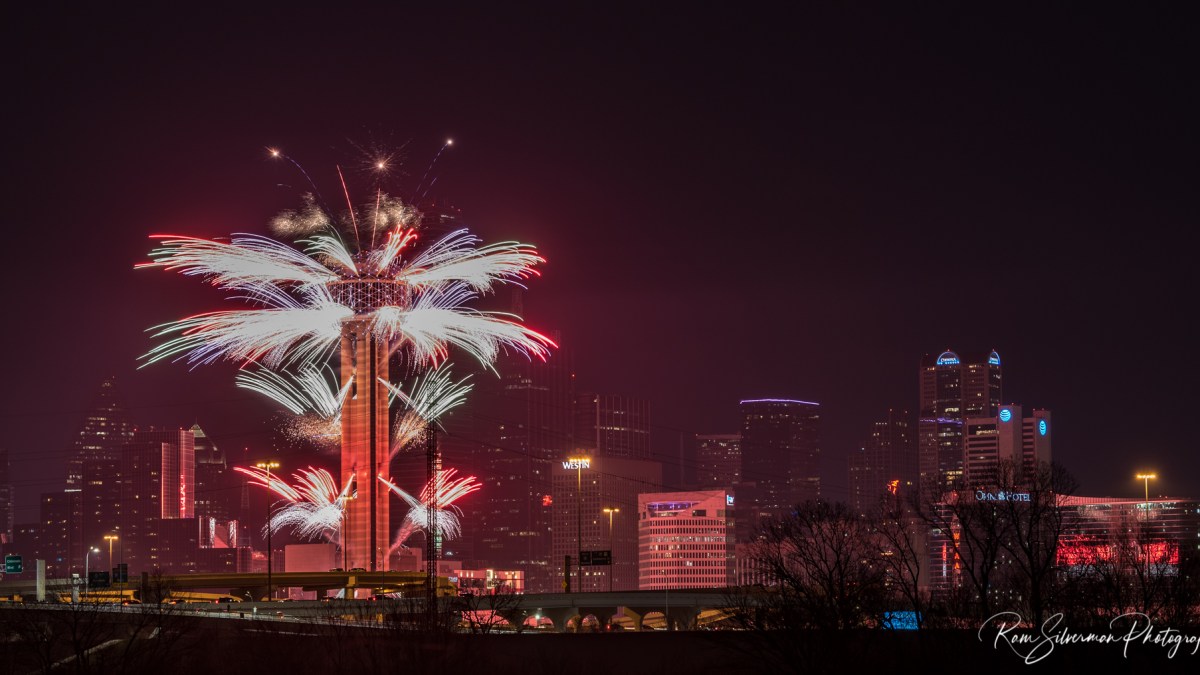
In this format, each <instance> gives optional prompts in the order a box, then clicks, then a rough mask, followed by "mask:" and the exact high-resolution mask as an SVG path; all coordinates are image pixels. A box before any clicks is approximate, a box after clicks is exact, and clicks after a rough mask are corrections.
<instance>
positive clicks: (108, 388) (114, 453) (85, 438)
mask: <svg viewBox="0 0 1200 675" xmlns="http://www.w3.org/2000/svg"><path fill="white" fill-rule="evenodd" d="M131 438H133V424H131V423H130V421H129V417H128V415H127V413H126V412H125V406H124V405H123V403H122V402H121V398H120V396H119V395H118V393H117V388H116V382H115V379H114V378H111V377H110V378H108V379H106V380H105V381H104V382H103V383H102V384H101V385H100V391H99V392H98V393H97V395H96V398H95V400H94V401H93V403H92V406H91V409H90V411H89V412H88V415H87V417H86V418H85V419H84V421H83V426H82V427H80V429H79V434H78V435H77V436H76V437H75V440H74V442H73V443H72V444H71V450H70V453H69V456H68V459H67V489H68V490H77V489H79V488H80V487H81V486H82V475H83V463H84V462H86V461H88V460H91V459H112V460H116V459H120V458H121V447H122V446H123V445H125V443H127V442H129V440H130V439H131Z"/></svg>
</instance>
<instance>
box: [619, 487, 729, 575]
mask: <svg viewBox="0 0 1200 675" xmlns="http://www.w3.org/2000/svg"><path fill="white" fill-rule="evenodd" d="M733 510H734V495H733V493H731V492H729V491H727V490H706V491H699V492H661V493H647V494H642V495H640V496H639V497H638V521H637V522H638V551H639V553H638V575H639V580H638V588H639V589H641V590H644V591H649V590H662V589H670V588H727V587H729V586H733V585H734V571H735V558H734V551H735V550H736V546H735V542H734V518H733Z"/></svg>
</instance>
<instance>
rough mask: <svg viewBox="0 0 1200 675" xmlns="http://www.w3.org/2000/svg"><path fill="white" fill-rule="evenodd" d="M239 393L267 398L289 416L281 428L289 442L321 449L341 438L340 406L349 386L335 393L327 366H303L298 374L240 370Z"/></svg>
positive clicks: (330, 370) (335, 388) (348, 384)
mask: <svg viewBox="0 0 1200 675" xmlns="http://www.w3.org/2000/svg"><path fill="white" fill-rule="evenodd" d="M235 382H237V385H238V386H239V387H241V388H243V389H249V390H251V391H256V392H258V393H260V394H263V395H264V396H267V397H268V398H270V399H271V400H273V401H275V402H276V403H278V404H280V405H282V406H283V407H284V408H287V410H288V411H289V412H290V413H292V414H293V415H294V416H295V417H294V418H292V419H291V420H289V421H288V422H287V424H286V426H285V428H284V430H285V432H286V433H287V434H288V436H289V437H290V438H292V439H293V440H297V441H310V442H312V443H315V444H317V445H320V446H323V447H332V446H336V445H337V444H338V442H340V441H341V437H342V405H343V404H344V403H345V401H346V395H347V394H349V393H350V386H351V382H350V381H349V380H347V382H346V384H345V385H344V386H343V387H342V388H341V389H340V390H339V389H338V387H337V380H336V375H335V374H334V372H333V369H332V368H330V367H329V366H328V365H326V366H322V367H318V366H316V365H313V364H306V365H304V366H302V367H301V368H300V369H299V372H298V373H295V374H293V373H292V372H290V371H287V370H285V371H280V372H275V371H272V370H268V369H266V368H257V369H254V370H241V371H239V372H238V374H237V377H236V378H235Z"/></svg>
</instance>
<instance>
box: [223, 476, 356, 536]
mask: <svg viewBox="0 0 1200 675" xmlns="http://www.w3.org/2000/svg"><path fill="white" fill-rule="evenodd" d="M234 471H238V472H240V473H243V474H245V475H247V476H249V477H250V482H251V483H253V484H254V485H258V486H260V487H263V488H266V489H267V490H269V491H270V492H271V493H273V494H275V495H277V496H278V497H279V498H280V500H281V501H283V502H284V504H283V506H281V507H279V509H278V510H276V511H274V513H273V515H272V516H271V521H270V522H269V523H268V524H267V525H266V526H265V527H264V528H263V532H264V533H266V531H267V529H268V528H269V529H270V531H271V533H272V534H275V533H278V532H279V531H280V530H285V529H287V530H291V532H292V533H293V534H295V535H296V536H297V537H300V538H301V539H307V540H312V539H317V538H323V539H325V540H326V541H329V542H332V543H339V542H340V539H341V532H342V511H343V509H344V508H345V506H346V502H347V501H348V500H350V499H353V498H354V493H353V491H351V489H350V486H351V485H353V484H354V475H353V474H351V475H350V478H349V480H347V481H346V485H345V487H343V488H341V489H339V488H338V485H337V481H335V480H334V479H333V476H332V475H331V474H330V473H329V472H328V471H326V470H325V469H314V468H313V467H311V466H310V467H308V469H306V470H302V471H300V472H299V473H296V474H293V475H292V477H293V478H295V479H296V485H294V486H293V485H288V484H287V483H286V482H284V481H283V480H280V479H279V477H278V476H277V475H275V474H270V482H269V483H268V478H267V476H268V474H267V472H266V471H264V470H263V469H259V468H247V467H240V466H237V467H234Z"/></svg>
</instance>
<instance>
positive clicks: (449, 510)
mask: <svg viewBox="0 0 1200 675" xmlns="http://www.w3.org/2000/svg"><path fill="white" fill-rule="evenodd" d="M457 473H458V470H457V469H445V470H442V471H439V472H438V475H437V477H436V478H434V479H433V480H431V481H430V482H428V483H426V484H425V487H424V488H422V489H421V496H420V498H417V497H413V496H412V495H410V494H408V493H407V492H405V491H404V490H402V489H400V488H399V487H398V486H397V485H396V484H394V483H392V482H391V481H389V480H387V479H386V478H384V477H383V476H379V480H380V482H382V483H383V484H384V485H386V486H388V488H389V489H391V491H392V492H394V493H396V495H397V496H399V497H400V498H401V499H403V500H404V501H405V503H407V504H408V506H409V510H408V513H407V514H405V516H404V522H403V523H401V525H400V529H399V531H398V532H397V533H396V539H395V541H394V542H393V544H392V551H395V550H396V549H398V548H400V547H401V546H403V545H404V542H405V541H406V540H407V539H408V538H409V537H410V536H412V535H413V534H414V533H416V532H425V531H426V529H427V528H428V526H429V511H430V509H431V508H433V504H434V503H436V504H437V508H435V509H434V514H433V515H434V527H435V528H436V530H437V532H438V533H439V534H440V535H441V538H442V540H443V541H449V540H451V539H457V538H458V537H459V536H461V535H462V522H461V521H460V520H459V517H458V516H459V514H461V513H462V511H461V510H460V509H459V508H458V507H457V506H456V505H455V502H457V501H458V500H459V499H461V498H463V497H465V496H466V495H469V494H471V493H472V492H475V491H476V490H478V489H479V488H480V487H481V486H480V484H479V483H478V482H477V481H476V480H475V477H474V476H467V477H465V478H455V477H454V476H455V474H457ZM435 500H436V502H435Z"/></svg>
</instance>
